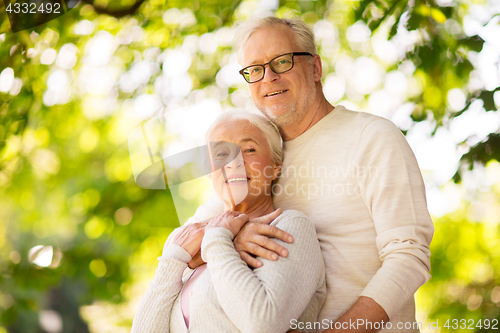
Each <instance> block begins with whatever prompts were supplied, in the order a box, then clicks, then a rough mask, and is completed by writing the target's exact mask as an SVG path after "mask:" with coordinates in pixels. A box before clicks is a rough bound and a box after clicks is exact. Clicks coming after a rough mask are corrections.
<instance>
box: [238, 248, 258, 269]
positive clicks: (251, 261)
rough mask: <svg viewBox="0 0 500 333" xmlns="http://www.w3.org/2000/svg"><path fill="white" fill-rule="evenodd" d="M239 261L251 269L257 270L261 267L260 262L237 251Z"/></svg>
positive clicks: (243, 252)
mask: <svg viewBox="0 0 500 333" xmlns="http://www.w3.org/2000/svg"><path fill="white" fill-rule="evenodd" d="M238 253H239V254H240V257H241V259H242V260H243V261H244V262H246V263H247V265H248V266H250V267H253V268H259V267H261V266H262V261H260V260H258V259H255V258H254V257H252V256H251V255H249V254H248V253H246V252H245V251H239V252H238Z"/></svg>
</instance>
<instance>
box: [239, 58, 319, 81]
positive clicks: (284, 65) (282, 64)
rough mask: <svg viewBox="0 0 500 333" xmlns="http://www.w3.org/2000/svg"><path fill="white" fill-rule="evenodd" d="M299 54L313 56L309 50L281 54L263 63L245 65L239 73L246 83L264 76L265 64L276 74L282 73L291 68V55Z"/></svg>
mask: <svg viewBox="0 0 500 333" xmlns="http://www.w3.org/2000/svg"><path fill="white" fill-rule="evenodd" d="M301 55H308V56H311V57H313V55H312V54H311V53H309V52H292V53H287V54H282V55H280V56H277V57H276V58H274V59H272V60H271V61H269V62H268V63H265V64H263V65H252V66H248V67H245V68H243V69H242V70H241V71H240V74H241V75H243V77H244V78H245V80H246V81H247V82H248V83H254V82H257V81H260V80H262V79H263V78H264V74H265V71H266V65H269V68H271V70H272V71H273V72H275V73H276V74H282V73H285V72H288V71H289V70H291V69H292V68H293V57H294V56H301Z"/></svg>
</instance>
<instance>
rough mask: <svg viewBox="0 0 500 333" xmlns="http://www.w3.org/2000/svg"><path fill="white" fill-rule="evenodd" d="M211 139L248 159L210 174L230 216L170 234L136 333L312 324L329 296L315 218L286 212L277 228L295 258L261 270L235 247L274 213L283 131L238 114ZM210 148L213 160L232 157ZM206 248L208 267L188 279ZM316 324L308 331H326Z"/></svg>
mask: <svg viewBox="0 0 500 333" xmlns="http://www.w3.org/2000/svg"><path fill="white" fill-rule="evenodd" d="M207 141H209V142H217V143H219V142H228V143H233V144H236V145H238V146H239V148H240V150H241V155H240V156H242V159H238V158H236V159H233V160H232V161H231V162H230V163H227V164H225V165H224V166H223V167H222V168H221V169H219V170H217V171H215V172H213V173H212V175H211V179H212V185H213V187H214V189H215V191H216V193H217V195H218V196H219V197H220V198H221V199H222V201H223V202H224V204H225V208H226V212H225V213H223V214H221V215H218V216H216V217H214V218H213V219H212V220H210V221H208V222H205V223H193V224H187V225H185V226H183V227H181V228H178V229H176V230H175V231H174V232H173V233H172V234H171V235H170V237H169V238H168V240H167V241H166V243H165V246H164V249H163V254H162V256H161V257H159V258H158V260H159V264H158V268H157V270H156V273H155V277H154V279H153V281H152V282H151V284H150V287H149V289H148V291H147V293H146V295H145V296H144V298H143V300H142V302H141V305H140V306H139V309H138V311H137V314H136V317H135V318H134V322H133V326H132V332H147V333H151V332H188V331H190V332H218V333H220V332H286V331H287V330H289V329H290V327H291V325H292V328H295V327H302V326H304V327H306V328H307V327H311V326H313V325H314V322H315V321H316V320H317V315H318V313H319V310H320V308H321V306H322V304H323V301H324V297H325V268H324V264H323V258H322V256H321V250H320V247H319V243H318V240H317V238H316V232H315V229H314V226H313V225H312V223H311V222H310V221H309V219H308V218H307V217H306V216H305V215H304V214H303V213H301V212H299V211H294V210H287V211H284V212H282V213H281V215H279V216H278V217H277V218H276V219H275V220H274V221H273V222H272V225H275V226H278V227H279V228H280V229H282V230H284V231H286V232H288V233H290V234H291V235H293V237H294V239H295V240H294V242H293V243H292V244H287V243H284V242H280V241H277V242H280V244H281V245H283V246H284V247H285V248H286V249H287V250H288V252H289V255H288V257H286V258H279V259H278V260H275V261H268V260H265V259H263V258H260V260H261V261H262V262H263V263H264V264H263V265H262V266H261V267H259V268H256V269H252V268H249V267H248V266H247V265H246V263H245V262H244V261H243V260H241V258H240V255H239V254H238V252H237V251H236V250H235V248H234V246H233V238H234V237H235V236H236V235H237V234H238V232H239V230H240V229H241V227H242V226H243V225H244V224H245V223H246V222H247V221H248V220H249V219H253V218H257V217H260V216H263V215H266V214H269V213H273V212H275V210H274V207H273V203H272V198H271V190H272V181H273V180H274V179H276V177H277V176H278V173H279V169H280V166H281V162H282V150H281V144H280V137H279V133H278V132H277V131H276V129H275V128H274V126H273V125H272V124H271V123H270V122H269V121H268V120H267V119H266V118H265V117H263V116H261V115H258V114H253V113H249V112H244V111H234V112H226V113H224V114H222V115H221V116H220V117H219V118H218V119H217V120H216V121H215V122H214V124H212V126H211V128H210V129H209V131H208V133H207ZM223 146H224V145H220V147H223ZM211 147H212V156H213V158H214V159H217V158H221V159H222V158H224V156H226V155H227V154H229V152H227V151H226V152H225V151H224V150H223V149H218V148H217V144H213V145H211ZM278 214H279V210H278V211H276V215H278ZM200 246H201V255H202V258H203V260H204V261H205V262H206V264H204V265H201V266H199V267H198V268H196V269H195V270H194V271H193V272H191V273H190V274H188V275H186V276H185V277H184V278H183V272H184V270H185V269H186V268H187V267H188V263H189V262H190V261H191V260H192V258H193V257H194V256H195V255H196V254H197V253H198V251H199V249H200ZM297 322H302V323H304V324H306V323H309V325H300V326H299V325H295V323H297ZM317 324H318V323H316V325H315V326H316V327H314V326H313V327H312V328H311V329H305V330H304V331H308V332H314V331H317V330H319V329H320V327H318V325H317Z"/></svg>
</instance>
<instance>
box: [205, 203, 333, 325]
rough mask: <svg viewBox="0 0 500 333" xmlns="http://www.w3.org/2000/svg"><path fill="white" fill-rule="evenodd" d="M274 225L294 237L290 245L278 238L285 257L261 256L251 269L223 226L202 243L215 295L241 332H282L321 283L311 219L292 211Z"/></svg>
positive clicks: (320, 263)
mask: <svg viewBox="0 0 500 333" xmlns="http://www.w3.org/2000/svg"><path fill="white" fill-rule="evenodd" d="M276 225H277V226H278V227H279V228H281V229H283V230H284V231H286V232H288V233H290V234H292V235H293V236H294V238H295V241H294V243H293V244H287V243H284V242H281V241H278V242H280V244H281V245H282V246H284V247H286V248H287V249H288V251H289V256H288V257H287V258H279V259H278V260H277V261H268V260H265V259H262V258H261V260H262V261H263V262H264V265H263V266H262V267H260V268H257V269H255V270H252V269H250V268H249V267H248V266H247V265H246V264H245V262H243V261H242V260H241V258H240V256H239V254H238V253H237V252H236V250H235V249H234V246H233V242H232V239H233V237H234V234H233V233H232V232H231V231H229V230H228V229H225V228H222V227H216V228H214V229H211V230H208V231H207V232H206V233H205V236H204V239H203V242H202V256H203V259H204V260H205V261H206V262H207V263H208V269H209V271H210V274H211V277H212V281H213V284H214V288H215V291H216V293H217V298H218V300H219V302H220V304H221V306H222V308H223V309H224V312H225V313H226V314H227V316H228V317H229V318H230V319H231V321H232V322H233V323H234V324H235V325H236V327H238V329H239V330H240V331H242V332H286V331H287V330H288V329H289V328H290V321H291V320H292V319H298V318H299V317H300V315H301V314H302V313H303V312H304V310H305V309H306V307H307V305H308V304H309V302H310V301H311V298H312V296H313V295H314V293H315V292H316V290H317V289H318V287H319V286H321V285H322V284H323V282H324V278H325V270H324V263H323V257H322V255H321V250H320V248H319V243H318V240H317V238H316V232H315V229H314V226H313V225H312V223H311V222H310V221H309V220H308V219H307V218H305V216H304V215H302V214H301V215H298V212H297V214H296V216H294V217H291V218H290V217H288V218H287V217H284V218H282V219H280V220H279V222H278V223H277V224H276ZM318 311H319V308H318Z"/></svg>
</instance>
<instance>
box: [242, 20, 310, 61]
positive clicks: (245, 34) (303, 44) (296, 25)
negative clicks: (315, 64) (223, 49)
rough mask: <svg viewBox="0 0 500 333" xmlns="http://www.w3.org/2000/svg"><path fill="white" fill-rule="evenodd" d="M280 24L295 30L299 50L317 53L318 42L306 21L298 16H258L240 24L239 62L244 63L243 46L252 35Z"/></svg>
mask: <svg viewBox="0 0 500 333" xmlns="http://www.w3.org/2000/svg"><path fill="white" fill-rule="evenodd" d="M278 24H283V25H286V26H289V27H290V28H292V30H293V31H294V32H295V35H296V39H295V41H296V42H297V45H298V46H299V48H300V50H297V51H301V52H309V53H311V54H312V55H316V54H317V51H316V44H315V43H314V32H313V30H312V29H311V28H310V27H309V26H308V25H307V24H306V23H305V22H304V21H302V20H300V19H298V18H278V17H274V16H265V17H256V18H251V19H249V20H247V21H245V22H243V23H241V24H239V25H238V30H237V32H236V44H235V47H236V54H237V57H238V62H239V63H240V64H241V65H243V63H242V62H243V48H244V47H245V44H246V43H247V41H248V39H249V38H250V36H252V34H253V33H254V32H256V31H257V30H259V29H261V28H265V27H271V26H275V25H278Z"/></svg>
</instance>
